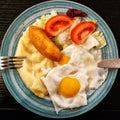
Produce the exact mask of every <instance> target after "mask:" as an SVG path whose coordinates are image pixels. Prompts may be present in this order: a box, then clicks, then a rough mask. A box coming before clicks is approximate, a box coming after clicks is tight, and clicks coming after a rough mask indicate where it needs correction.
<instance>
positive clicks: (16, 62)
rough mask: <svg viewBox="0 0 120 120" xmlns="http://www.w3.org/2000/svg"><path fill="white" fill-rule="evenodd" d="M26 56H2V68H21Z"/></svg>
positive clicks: (0, 63)
mask: <svg viewBox="0 0 120 120" xmlns="http://www.w3.org/2000/svg"><path fill="white" fill-rule="evenodd" d="M25 58H26V57H25V56H0V70H9V69H19V68H21V67H23V66H22V64H23V61H24V59H25Z"/></svg>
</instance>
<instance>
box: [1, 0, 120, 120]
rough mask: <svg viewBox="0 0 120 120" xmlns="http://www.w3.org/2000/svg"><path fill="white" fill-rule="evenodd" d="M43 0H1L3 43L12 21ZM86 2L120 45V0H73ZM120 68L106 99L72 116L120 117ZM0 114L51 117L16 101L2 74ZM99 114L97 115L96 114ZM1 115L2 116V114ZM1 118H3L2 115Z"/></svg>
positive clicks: (91, 117)
mask: <svg viewBox="0 0 120 120" xmlns="http://www.w3.org/2000/svg"><path fill="white" fill-rule="evenodd" d="M42 1H44V0H0V45H1V43H2V39H3V37H4V35H5V32H6V30H7V29H8V27H9V25H10V24H11V23H12V21H13V20H14V19H15V18H16V17H17V16H18V15H19V14H20V13H22V12H23V11H24V10H25V9H27V8H29V7H31V6H32V5H35V4H37V3H39V2H42ZM74 1H75V2H79V1H80V3H81V4H84V5H86V6H88V7H90V8H91V9H93V10H94V11H96V12H97V13H98V14H99V15H100V16H101V17H102V18H103V19H104V20H105V21H106V22H107V24H108V25H109V27H110V28H111V30H112V32H113V34H114V36H115V38H116V42H117V45H118V49H119V48H120V42H119V41H120V1H119V0H78V1H77V0H74ZM119 91H120V72H119V71H118V74H117V77H116V81H115V83H114V85H113V87H112V89H111V90H110V92H109V94H108V95H107V96H106V97H105V99H104V100H103V101H102V102H101V103H100V104H99V105H97V106H96V107H95V108H94V109H92V110H91V111H89V112H87V113H85V114H83V115H81V116H78V117H74V118H73V119H77V118H79V119H84V120H88V119H89V120H90V119H92V120H94V119H97V120H99V119H108V117H110V118H109V119H110V120H114V119H115V118H119V119H120V92H119ZM0 116H2V117H3V119H6V118H9V119H12V120H15V119H18V118H20V119H24V116H26V117H27V119H48V118H44V117H41V116H38V115H36V114H34V113H32V112H30V111H28V110H26V109H25V108H24V107H22V106H21V105H20V104H19V103H17V101H16V100H15V99H14V98H13V97H12V96H11V94H10V93H9V91H8V90H7V88H6V86H5V84H4V82H3V79H2V76H1V74H0ZM97 116H98V117H97ZM0 119H1V118H0ZM1 120H2V119H1Z"/></svg>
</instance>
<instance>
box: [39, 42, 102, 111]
mask: <svg viewBox="0 0 120 120" xmlns="http://www.w3.org/2000/svg"><path fill="white" fill-rule="evenodd" d="M62 53H63V57H62V58H61V60H60V61H59V62H58V63H56V66H55V67H54V68H52V69H51V70H48V72H47V73H46V72H44V70H43V73H46V75H45V76H46V77H43V78H41V79H42V80H43V82H44V84H45V86H46V88H47V90H48V92H49V95H50V98H51V100H52V102H53V104H54V106H55V110H56V112H57V113H58V112H59V111H60V110H62V109H69V108H76V107H80V106H83V105H87V91H88V90H89V89H93V88H97V87H98V86H100V84H101V83H100V78H101V76H102V77H103V75H104V72H103V73H102V74H101V72H100V71H103V70H101V69H100V68H98V67H97V62H98V61H99V59H100V57H97V58H96V57H95V54H97V52H96V53H94V52H93V51H92V52H90V51H88V50H87V49H84V47H83V46H78V45H75V44H71V45H70V46H68V47H66V48H65V49H64V50H63V51H62ZM92 53H94V55H93V54H92ZM100 75H101V76H100ZM101 79H102V78H101Z"/></svg>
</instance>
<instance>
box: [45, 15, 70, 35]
mask: <svg viewBox="0 0 120 120" xmlns="http://www.w3.org/2000/svg"><path fill="white" fill-rule="evenodd" d="M71 25H72V18H70V17H69V16H67V15H61V14H59V15H56V16H54V17H52V18H50V19H49V20H48V21H47V23H46V25H45V31H46V33H47V34H48V35H49V36H57V35H58V34H59V33H61V32H62V31H64V30H65V29H67V28H68V27H70V26H71Z"/></svg>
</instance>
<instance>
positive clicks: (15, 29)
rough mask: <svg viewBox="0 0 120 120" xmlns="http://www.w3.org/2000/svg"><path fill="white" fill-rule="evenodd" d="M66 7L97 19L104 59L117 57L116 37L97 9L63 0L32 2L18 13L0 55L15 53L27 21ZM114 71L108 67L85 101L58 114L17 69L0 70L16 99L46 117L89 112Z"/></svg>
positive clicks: (106, 91) (115, 71) (107, 85)
mask: <svg viewBox="0 0 120 120" xmlns="http://www.w3.org/2000/svg"><path fill="white" fill-rule="evenodd" d="M69 8H77V9H81V10H83V11H84V12H86V13H87V14H88V18H90V19H95V20H97V24H98V26H99V29H100V30H101V31H103V33H104V34H105V37H106V40H107V46H106V47H105V48H104V49H103V51H102V54H103V59H107V58H118V49H117V45H116V41H115V38H114V36H113V34H112V32H111V30H110V28H109V27H108V25H107V24H106V23H105V21H104V20H103V19H102V18H101V17H100V16H99V15H98V14H97V13H96V12H94V11H93V10H91V9H90V8H88V7H86V6H84V5H82V4H79V3H76V2H71V1H62V0H61V1H59V0H57V1H47V2H43V3H40V4H37V5H34V6H32V7H30V8H28V9H27V10H25V11H24V12H23V13H21V14H20V15H19V16H18V17H17V18H16V19H15V20H14V21H13V23H12V24H11V25H10V27H9V29H8V30H7V32H6V34H5V36H4V39H3V42H2V47H1V55H2V56H4V55H14V54H15V51H16V46H17V44H18V41H19V38H20V37H21V35H22V33H23V31H24V30H25V29H26V28H27V27H28V26H29V25H31V24H32V23H34V22H35V20H36V19H37V18H40V16H41V15H43V14H46V13H49V12H50V11H51V10H52V9H54V10H56V11H58V12H60V13H65V12H66V11H67V10H68V9H69ZM6 46H7V47H6ZM116 74H117V70H116V69H113V70H109V73H108V77H107V80H106V81H105V83H104V84H103V85H102V86H101V87H100V88H99V89H97V90H96V91H95V92H94V93H93V94H91V95H90V96H88V105H86V106H84V107H81V108H77V109H72V110H62V111H61V112H60V113H59V114H58V115H57V114H56V112H55V110H54V107H53V104H52V102H51V101H49V100H45V99H40V98H38V97H36V96H35V95H33V94H32V92H31V91H30V90H29V89H28V88H27V87H26V86H25V84H24V83H23V81H22V79H21V78H20V76H19V74H18V72H17V71H16V70H6V71H2V76H3V79H4V82H5V84H6V86H7V88H8V90H9V91H10V93H11V94H12V96H13V97H14V98H15V99H16V100H17V102H18V103H20V104H21V105H22V106H24V107H25V108H26V109H28V110H30V111H32V112H33V113H36V114H38V115H40V116H45V117H49V118H70V117H74V116H78V115H82V114H83V113H86V112H88V111H89V110H91V109H92V108H94V107H95V106H96V105H98V104H99V103H100V102H101V101H102V100H103V98H105V96H106V95H107V94H108V92H109V91H110V88H111V87H112V85H113V83H114V81H115V78H116Z"/></svg>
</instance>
